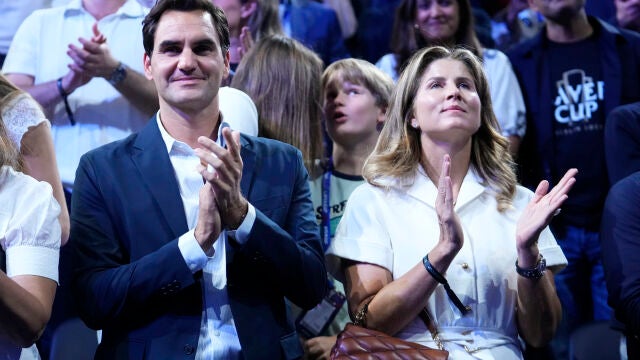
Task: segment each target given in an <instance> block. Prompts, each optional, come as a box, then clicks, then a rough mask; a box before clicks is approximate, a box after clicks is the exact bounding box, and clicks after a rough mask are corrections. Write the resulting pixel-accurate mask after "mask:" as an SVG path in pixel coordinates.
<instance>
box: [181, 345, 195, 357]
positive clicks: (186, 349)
mask: <svg viewBox="0 0 640 360" xmlns="http://www.w3.org/2000/svg"><path fill="white" fill-rule="evenodd" d="M183 349H184V353H185V354H187V355H191V354H193V346H191V345H189V344H187V345H185V346H184V348H183Z"/></svg>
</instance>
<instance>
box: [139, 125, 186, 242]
mask: <svg viewBox="0 0 640 360" xmlns="http://www.w3.org/2000/svg"><path fill="white" fill-rule="evenodd" d="M131 160H132V161H133V163H134V165H135V167H136V168H137V170H138V174H139V176H140V178H141V180H142V182H143V183H144V185H145V187H146V188H147V189H148V190H149V192H150V193H151V195H152V196H153V198H154V200H155V202H156V204H157V206H158V209H159V211H160V214H161V215H162V217H163V218H164V220H165V221H166V222H167V223H168V224H169V227H170V228H171V230H172V232H173V237H174V238H176V237H178V236H180V235H182V234H183V233H185V232H186V231H187V230H188V225H187V219H186V217H185V212H184V205H183V204H182V199H181V198H180V187H179V186H178V182H177V180H176V177H175V174H174V170H173V165H171V161H170V160H169V154H168V153H167V148H166V146H165V143H164V141H162V136H161V135H160V130H159V129H158V124H157V121H156V117H155V116H154V117H153V118H151V120H150V121H149V124H147V126H145V128H144V129H143V130H142V131H141V132H140V133H139V135H138V138H137V139H136V142H135V145H134V152H133V154H132V156H131ZM149 215H150V216H154V214H149Z"/></svg>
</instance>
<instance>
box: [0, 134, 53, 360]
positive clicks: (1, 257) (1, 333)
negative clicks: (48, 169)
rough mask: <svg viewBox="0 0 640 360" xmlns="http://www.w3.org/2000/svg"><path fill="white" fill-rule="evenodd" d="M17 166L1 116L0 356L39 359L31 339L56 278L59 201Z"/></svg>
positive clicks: (44, 316) (47, 311) (47, 310)
mask: <svg viewBox="0 0 640 360" xmlns="http://www.w3.org/2000/svg"><path fill="white" fill-rule="evenodd" d="M19 168H20V164H19V161H18V152H17V150H16V149H15V147H14V146H13V144H12V141H11V140H10V139H9V138H8V136H7V134H6V131H5V127H4V123H3V122H2V121H0V246H1V251H0V265H1V266H0V267H1V268H2V269H0V359H39V356H38V352H37V349H36V347H35V345H33V343H34V342H35V341H36V340H37V339H38V337H39V336H40V334H41V333H42V331H43V330H44V328H45V326H46V324H47V321H48V320H49V317H50V315H51V307H52V305H53V299H54V296H55V292H56V286H57V281H58V256H59V251H60V223H59V222H58V215H59V213H60V206H59V205H58V203H57V202H56V200H55V199H54V198H53V196H52V190H51V186H50V185H49V184H47V183H46V182H38V181H36V180H35V179H33V178H32V177H30V176H27V175H25V174H22V173H20V172H18V171H17V169H19ZM23 348H25V349H24V350H23Z"/></svg>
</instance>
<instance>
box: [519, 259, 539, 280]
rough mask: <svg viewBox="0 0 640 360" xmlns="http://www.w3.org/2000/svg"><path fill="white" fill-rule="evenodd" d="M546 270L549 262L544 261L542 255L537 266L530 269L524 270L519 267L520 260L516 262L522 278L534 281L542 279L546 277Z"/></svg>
mask: <svg viewBox="0 0 640 360" xmlns="http://www.w3.org/2000/svg"><path fill="white" fill-rule="evenodd" d="M546 269H547V260H545V259H544V257H543V256H542V254H540V259H538V262H537V263H536V266H534V267H532V268H529V269H523V268H521V267H520V266H518V260H516V271H517V272H518V274H519V275H520V276H522V277H526V278H527V279H534V280H538V279H540V278H541V277H542V276H543V275H544V271H545V270H546Z"/></svg>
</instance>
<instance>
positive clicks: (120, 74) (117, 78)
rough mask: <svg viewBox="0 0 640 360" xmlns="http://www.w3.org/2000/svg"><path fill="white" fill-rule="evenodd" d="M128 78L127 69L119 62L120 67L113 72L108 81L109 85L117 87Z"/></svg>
mask: <svg viewBox="0 0 640 360" xmlns="http://www.w3.org/2000/svg"><path fill="white" fill-rule="evenodd" d="M126 77H127V69H126V68H125V67H124V64H123V63H122V62H119V63H118V66H117V67H116V68H115V69H114V70H113V72H112V73H111V75H110V76H109V79H107V81H109V84H111V85H113V86H116V85H118V84H119V83H121V82H122V80H124V78H126Z"/></svg>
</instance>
